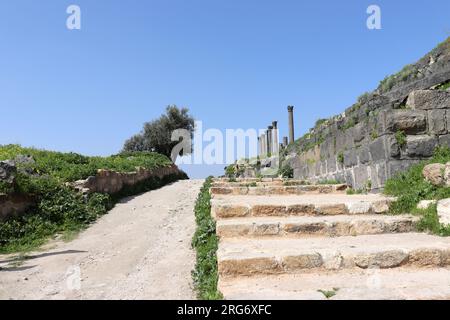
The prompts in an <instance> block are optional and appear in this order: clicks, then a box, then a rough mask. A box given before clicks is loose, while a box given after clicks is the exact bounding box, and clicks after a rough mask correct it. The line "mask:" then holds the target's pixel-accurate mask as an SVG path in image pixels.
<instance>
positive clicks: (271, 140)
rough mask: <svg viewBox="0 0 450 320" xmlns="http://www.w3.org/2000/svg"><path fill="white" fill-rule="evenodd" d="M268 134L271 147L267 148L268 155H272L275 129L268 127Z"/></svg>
mask: <svg viewBox="0 0 450 320" xmlns="http://www.w3.org/2000/svg"><path fill="white" fill-rule="evenodd" d="M267 134H268V139H267V141H268V142H269V145H268V148H267V153H270V154H272V152H273V127H272V126H268V127H267Z"/></svg>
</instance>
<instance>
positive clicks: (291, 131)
mask: <svg viewBox="0 0 450 320" xmlns="http://www.w3.org/2000/svg"><path fill="white" fill-rule="evenodd" d="M287 109H288V114H289V122H288V123H289V143H292V142H294V106H288V107H287Z"/></svg>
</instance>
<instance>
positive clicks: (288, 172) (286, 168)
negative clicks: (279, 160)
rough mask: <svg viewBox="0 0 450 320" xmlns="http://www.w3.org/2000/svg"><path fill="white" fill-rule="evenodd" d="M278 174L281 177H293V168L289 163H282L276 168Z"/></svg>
mask: <svg viewBox="0 0 450 320" xmlns="http://www.w3.org/2000/svg"><path fill="white" fill-rule="evenodd" d="M278 175H280V176H281V177H282V178H287V179H289V178H294V169H293V168H292V167H291V166H290V165H289V164H284V165H282V166H281V167H280V168H279V169H278Z"/></svg>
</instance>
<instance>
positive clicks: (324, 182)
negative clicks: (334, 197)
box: [317, 179, 341, 184]
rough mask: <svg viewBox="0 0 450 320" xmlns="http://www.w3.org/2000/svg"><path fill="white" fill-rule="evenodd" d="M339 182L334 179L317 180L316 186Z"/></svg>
mask: <svg viewBox="0 0 450 320" xmlns="http://www.w3.org/2000/svg"><path fill="white" fill-rule="evenodd" d="M340 183H341V182H339V181H338V180H336V179H324V180H319V181H318V182H317V184H340Z"/></svg>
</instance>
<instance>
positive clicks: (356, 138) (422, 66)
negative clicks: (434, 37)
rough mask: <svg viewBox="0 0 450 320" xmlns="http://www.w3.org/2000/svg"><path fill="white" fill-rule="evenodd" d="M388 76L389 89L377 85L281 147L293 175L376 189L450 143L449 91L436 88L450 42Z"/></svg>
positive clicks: (448, 60) (443, 79)
mask: <svg viewBox="0 0 450 320" xmlns="http://www.w3.org/2000/svg"><path fill="white" fill-rule="evenodd" d="M410 70H413V71H410ZM392 79H394V80H392ZM396 79H397V80H396ZM388 80H389V81H393V82H394V84H393V85H390V86H389V87H388V88H389V90H387V89H386V86H385V85H383V86H381V85H380V87H379V88H378V89H377V90H376V91H374V92H372V93H369V94H365V95H363V96H361V97H360V98H359V99H358V102H357V103H355V104H354V105H353V106H351V107H350V108H348V109H347V110H346V111H345V112H344V113H343V114H341V115H338V116H335V117H333V118H331V119H327V120H323V121H319V122H318V124H317V125H316V127H315V128H313V129H311V130H310V132H309V133H308V134H307V135H305V136H304V137H302V138H300V139H299V140H297V141H296V142H295V143H294V144H291V145H290V146H289V147H288V148H287V149H286V159H285V160H284V163H288V164H290V165H291V167H293V169H294V178H296V179H310V180H312V181H318V180H330V179H333V180H338V181H340V182H345V183H347V184H349V185H351V186H353V188H355V189H361V188H369V189H372V190H377V189H380V188H382V187H383V186H384V183H385V181H386V179H387V178H389V177H391V176H392V175H394V174H395V173H396V172H398V171H401V170H405V169H407V168H408V167H410V166H411V165H412V164H414V163H417V162H418V161H420V160H423V159H426V158H429V157H430V156H432V154H433V151H434V149H435V147H436V146H437V145H447V146H450V91H449V90H448V89H447V90H440V89H438V88H439V87H440V85H442V84H445V83H448V81H449V80H450V40H449V39H448V40H447V41H446V42H445V43H444V45H441V46H440V47H438V48H436V49H435V50H433V51H432V52H431V53H429V54H428V55H426V56H425V57H424V58H422V59H421V60H420V61H419V62H418V63H417V64H415V65H412V66H408V69H406V71H402V72H401V73H399V75H397V76H394V77H391V78H390V79H388ZM385 83H386V81H385Z"/></svg>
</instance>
